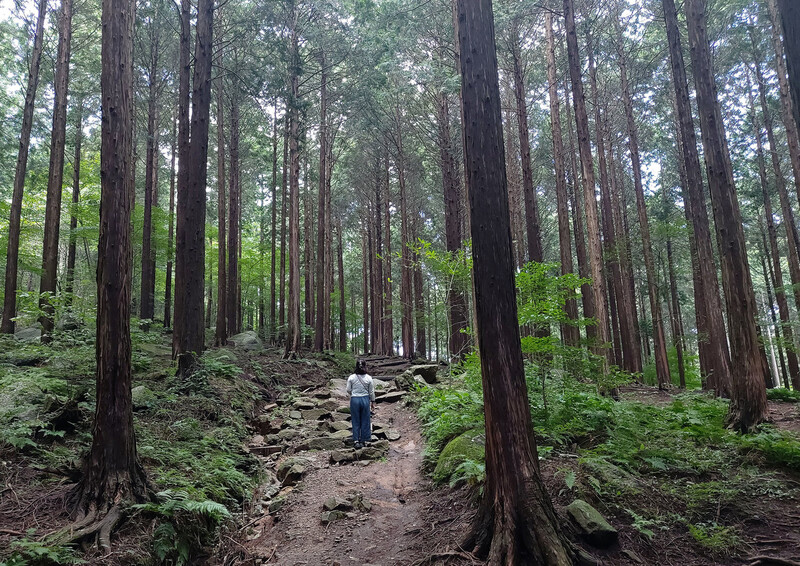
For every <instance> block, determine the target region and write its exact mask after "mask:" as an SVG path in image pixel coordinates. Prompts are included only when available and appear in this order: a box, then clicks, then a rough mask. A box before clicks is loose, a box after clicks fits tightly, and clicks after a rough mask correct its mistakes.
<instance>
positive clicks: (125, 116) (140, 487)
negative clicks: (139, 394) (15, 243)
mask: <svg viewBox="0 0 800 566" xmlns="http://www.w3.org/2000/svg"><path fill="white" fill-rule="evenodd" d="M133 22H134V3H133V2H132V1H131V0H103V12H102V30H103V33H102V62H103V64H102V72H101V75H100V86H101V91H102V99H103V113H102V121H101V129H102V130H101V131H102V134H101V135H102V138H101V148H100V168H101V175H100V183H101V194H100V241H99V246H98V260H97V347H96V357H97V374H96V375H97V394H96V399H97V403H96V407H95V414H94V423H93V424H92V447H91V449H90V452H89V454H88V455H87V457H86V459H85V460H84V463H83V476H82V478H81V480H80V482H79V483H78V485H77V486H76V488H75V491H74V492H73V495H74V497H75V501H76V503H77V506H76V507H77V511H78V515H79V516H80V517H86V519H88V521H89V522H91V521H98V522H99V525H100V544H101V546H103V547H108V546H110V545H109V534H110V532H111V530H112V528H113V526H114V524H115V522H116V521H114V520H113V519H114V517H115V516H116V520H117V521H118V520H119V517H120V510H119V508H117V506H118V505H120V504H121V503H122V502H125V501H130V500H134V501H142V500H143V499H144V498H145V497H146V494H147V483H146V480H145V476H144V470H143V469H142V467H141V465H140V464H139V462H138V461H137V458H136V437H135V433H134V428H133V404H132V401H131V334H130V309H131V306H130V304H131V264H132V253H131V223H130V218H131V198H130V195H131V193H132V192H133V190H134V184H133V170H132V168H131V166H132V161H133V143H132V142H133V127H132V126H133V120H132V119H131V118H132V115H133V106H134V100H133ZM106 512H108V515H107V517H106V518H105V519H104V520H103V521H102V522H100V521H101V520H100V517H99V515H104V514H105V513H106ZM106 550H110V549H109V548H106Z"/></svg>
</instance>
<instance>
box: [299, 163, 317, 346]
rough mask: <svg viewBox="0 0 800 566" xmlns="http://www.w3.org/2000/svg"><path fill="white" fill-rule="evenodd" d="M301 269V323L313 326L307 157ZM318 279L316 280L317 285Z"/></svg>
mask: <svg viewBox="0 0 800 566" xmlns="http://www.w3.org/2000/svg"><path fill="white" fill-rule="evenodd" d="M303 189H304V195H303V270H304V272H305V277H303V291H304V292H303V299H304V301H303V302H304V307H305V308H304V309H303V310H304V312H303V323H304V324H305V325H306V326H307V327H309V328H313V326H314V321H315V320H316V318H315V313H314V250H313V244H312V242H313V239H314V238H313V234H312V232H313V231H312V228H311V223H312V215H313V209H314V203H313V200H314V196H313V194H312V190H311V186H310V183H309V182H308V159H305V160H304V161H303ZM319 283H320V281H319V280H317V287H319ZM303 342H304V344H303V346H304V347H306V348H312V347H313V345H314V344H313V336H310V335H309V336H306V337H305V338H304V340H303Z"/></svg>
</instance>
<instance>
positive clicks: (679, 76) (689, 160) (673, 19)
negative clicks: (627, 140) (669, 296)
mask: <svg viewBox="0 0 800 566" xmlns="http://www.w3.org/2000/svg"><path fill="white" fill-rule="evenodd" d="M662 5H663V8H664V20H665V23H666V28H667V39H668V43H669V55H670V66H671V67H672V82H673V86H674V88H675V104H676V108H677V112H676V114H677V119H678V126H679V127H678V138H679V146H680V148H681V152H680V153H681V155H682V156H683V166H684V171H685V173H686V185H685V188H686V191H685V193H684V195H683V197H684V198H683V201H684V207H685V209H686V214H687V219H688V220H689V221H690V223H691V226H692V237H691V238H690V244H692V245H693V246H694V247H695V249H694V252H693V254H692V259H693V260H694V261H695V266H694V267H693V269H694V284H695V309H696V311H697V317H698V320H697V323H698V342H699V344H698V346H699V351H700V367H701V368H703V367H705V368H706V370H707V372H708V374H707V376H708V379H707V387H708V388H710V389H714V391H715V393H716V394H717V395H722V396H727V395H729V394H730V390H731V365H730V363H731V362H730V353H729V350H728V341H727V340H726V337H725V323H724V321H723V319H722V303H721V300H720V296H719V283H718V279H717V269H716V266H715V264H714V252H713V250H712V248H711V229H710V226H709V221H708V213H707V211H706V202H705V192H704V189H703V177H702V172H701V169H700V157H699V155H698V152H697V138H696V135H695V129H694V121H693V119H692V109H691V103H690V101H689V87H688V84H687V82H686V67H685V66H684V60H683V50H682V48H681V40H680V31H679V28H678V13H677V11H676V9H675V2H674V0H662ZM698 287H701V289H699V290H698ZM698 291H701V292H702V294H700V295H699V294H698ZM698 305H701V309H700V310H697V306H698ZM703 309H704V310H703ZM703 315H705V317H706V318H705V322H703V321H702V320H701V316H703ZM704 358H705V362H704Z"/></svg>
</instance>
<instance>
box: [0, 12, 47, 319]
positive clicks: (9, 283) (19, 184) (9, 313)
mask: <svg viewBox="0 0 800 566" xmlns="http://www.w3.org/2000/svg"><path fill="white" fill-rule="evenodd" d="M46 15H47V0H39V12H38V16H37V18H36V31H35V32H34V36H33V49H32V51H31V66H30V69H28V86H27V88H26V89H25V106H24V107H23V109H22V129H21V131H20V134H19V151H18V152H17V166H16V169H15V171H14V191H13V193H12V195H11V215H10V218H9V221H8V248H7V249H6V275H5V287H4V289H5V290H4V292H5V294H4V295H3V320H2V322H1V323H0V333H3V334H13V333H14V318H15V317H16V316H17V273H18V270H17V262H18V260H19V235H20V223H21V221H22V197H23V194H24V191H25V172H26V171H27V168H28V150H29V149H30V144H31V129H32V128H33V110H34V104H35V102H36V89H37V88H38V86H39V66H40V64H41V62H42V46H43V42H44V18H45V16H46Z"/></svg>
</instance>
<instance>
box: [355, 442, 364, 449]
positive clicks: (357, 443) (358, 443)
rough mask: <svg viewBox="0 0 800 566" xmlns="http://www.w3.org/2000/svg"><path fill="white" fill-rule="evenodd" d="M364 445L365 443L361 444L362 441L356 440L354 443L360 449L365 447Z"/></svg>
mask: <svg viewBox="0 0 800 566" xmlns="http://www.w3.org/2000/svg"><path fill="white" fill-rule="evenodd" d="M363 447H364V445H363V444H361V443H360V442H356V443H354V444H353V448H355V449H356V450H358V449H360V448H363Z"/></svg>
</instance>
